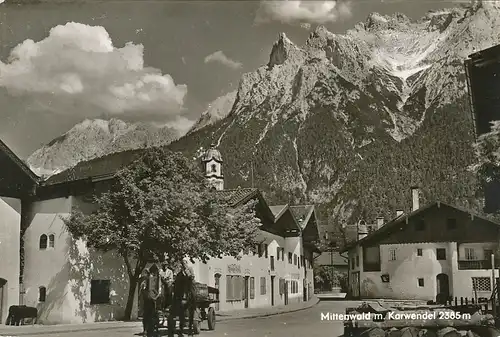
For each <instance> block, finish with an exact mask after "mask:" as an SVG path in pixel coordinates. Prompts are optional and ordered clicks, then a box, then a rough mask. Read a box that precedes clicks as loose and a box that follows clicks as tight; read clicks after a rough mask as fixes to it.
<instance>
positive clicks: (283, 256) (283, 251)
mask: <svg viewBox="0 0 500 337" xmlns="http://www.w3.org/2000/svg"><path fill="white" fill-rule="evenodd" d="M281 260H282V261H285V248H281Z"/></svg>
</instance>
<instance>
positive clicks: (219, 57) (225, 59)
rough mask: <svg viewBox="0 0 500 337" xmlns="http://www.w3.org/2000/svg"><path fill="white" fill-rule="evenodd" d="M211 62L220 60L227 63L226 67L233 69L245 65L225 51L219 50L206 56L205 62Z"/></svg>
mask: <svg viewBox="0 0 500 337" xmlns="http://www.w3.org/2000/svg"><path fill="white" fill-rule="evenodd" d="M209 62H219V63H220V64H223V65H225V66H226V67H229V68H232V69H239V68H241V67H242V66H243V64H241V63H240V62H237V61H234V60H231V59H230V58H229V57H227V56H226V55H224V53H223V52H222V51H221V50H219V51H216V52H215V53H212V54H210V55H208V56H207V57H205V63H209Z"/></svg>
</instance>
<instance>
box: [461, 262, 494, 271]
mask: <svg viewBox="0 0 500 337" xmlns="http://www.w3.org/2000/svg"><path fill="white" fill-rule="evenodd" d="M499 262H500V261H498V260H496V261H495V266H497V267H498V263H499ZM458 269H459V270H478V269H491V260H463V261H458Z"/></svg>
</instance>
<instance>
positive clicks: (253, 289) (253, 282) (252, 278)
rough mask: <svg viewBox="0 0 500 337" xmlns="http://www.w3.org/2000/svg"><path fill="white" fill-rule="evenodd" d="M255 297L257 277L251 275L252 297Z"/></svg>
mask: <svg viewBox="0 0 500 337" xmlns="http://www.w3.org/2000/svg"><path fill="white" fill-rule="evenodd" d="M254 298H255V277H250V299H252V300H253V299H254Z"/></svg>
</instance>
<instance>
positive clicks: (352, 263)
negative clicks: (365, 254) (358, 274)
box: [351, 258, 356, 269]
mask: <svg viewBox="0 0 500 337" xmlns="http://www.w3.org/2000/svg"><path fill="white" fill-rule="evenodd" d="M355 267H356V260H355V259H354V258H352V259H351V268H352V269H354V268H355Z"/></svg>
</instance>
